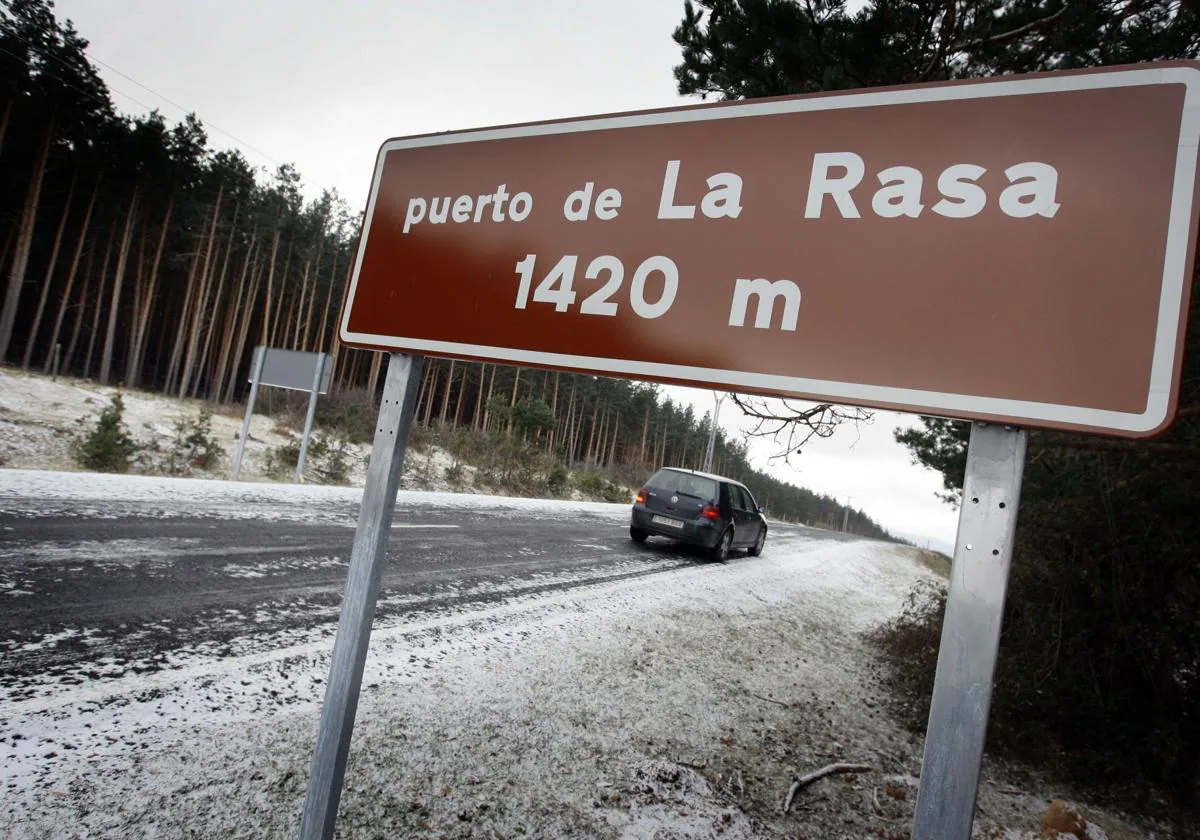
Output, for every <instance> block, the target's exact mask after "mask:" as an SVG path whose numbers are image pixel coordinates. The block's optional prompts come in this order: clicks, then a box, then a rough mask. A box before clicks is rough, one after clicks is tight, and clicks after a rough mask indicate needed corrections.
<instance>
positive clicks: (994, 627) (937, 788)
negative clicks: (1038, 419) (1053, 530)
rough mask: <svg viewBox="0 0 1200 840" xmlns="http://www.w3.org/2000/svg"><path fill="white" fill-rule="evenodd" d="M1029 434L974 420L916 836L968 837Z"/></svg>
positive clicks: (926, 839) (921, 839)
mask: <svg viewBox="0 0 1200 840" xmlns="http://www.w3.org/2000/svg"><path fill="white" fill-rule="evenodd" d="M1026 437H1027V436H1026V433H1025V431H1024V430H1023V429H1014V428H1011V427H1005V426H994V425H989V424H987V423H973V424H972V425H971V441H970V443H969V444H968V449H967V470H966V475H965V477H964V480H963V499H962V508H961V511H960V513H959V521H958V535H957V537H956V538H955V543H954V562H953V564H952V565H951V567H950V591H949V594H948V597H947V598H946V615H945V618H944V619H943V620H942V641H941V647H940V648H939V650H938V664H937V674H936V676H935V677H934V683H933V698H932V701H931V703H930V708H929V724H928V726H927V727H926V728H925V753H924V756H923V757H922V760H921V786H920V788H919V789H918V791H917V812H916V817H915V819H914V824H913V835H912V836H913V840H942V838H954V840H966V838H969V837H970V836H971V824H972V822H974V819H975V801H976V798H977V795H978V792H979V768H980V764H981V763H982V761H983V741H984V735H985V734H986V731H987V720H988V709H989V707H990V704H991V699H992V676H993V674H995V671H996V655H997V652H998V650H999V647H1000V624H1001V620H1002V619H1003V617H1004V596H1005V593H1006V592H1007V590H1008V570H1009V565H1010V563H1011V561H1012V544H1013V534H1014V533H1015V532H1016V528H1017V507H1018V504H1019V502H1020V499H1021V476H1022V473H1023V472H1024V469H1025V445H1026Z"/></svg>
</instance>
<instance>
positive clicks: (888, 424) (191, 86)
mask: <svg viewBox="0 0 1200 840" xmlns="http://www.w3.org/2000/svg"><path fill="white" fill-rule="evenodd" d="M850 5H851V7H857V6H859V5H861V3H851V4H850ZM55 9H56V12H57V14H58V16H59V18H60V19H62V18H69V19H71V20H73V21H74V22H75V24H76V26H77V28H78V29H79V31H80V33H81V34H82V35H83V36H84V37H85V38H87V39H88V40H89V41H90V42H91V47H90V50H89V52H90V55H91V57H92V60H93V61H94V62H95V63H96V65H97V66H98V67H99V69H100V71H101V73H102V75H103V77H104V79H105V81H106V82H107V83H108V85H109V87H110V89H111V91H112V94H113V99H114V101H115V102H116V105H117V107H118V108H119V109H121V110H122V111H124V112H126V113H130V114H137V113H142V112H144V111H145V110H147V108H148V107H157V108H158V109H159V110H160V111H161V112H162V113H163V114H164V115H165V116H166V118H167V119H168V120H169V121H172V122H174V121H178V120H179V119H181V118H182V117H183V115H184V114H185V113H186V112H187V111H194V112H196V114H197V115H198V116H199V117H200V118H201V119H202V120H203V122H204V123H205V125H206V127H207V129H208V132H209V140H210V145H212V146H216V147H235V148H238V149H241V151H242V152H243V154H244V155H245V156H246V158H247V159H248V160H249V161H250V162H251V163H252V164H255V165H261V166H263V167H265V168H267V169H268V170H270V169H274V168H275V166H277V165H278V164H279V163H284V162H290V163H294V164H295V165H296V166H297V167H298V169H299V171H300V173H301V175H303V177H304V179H305V182H306V183H305V185H304V187H305V190H306V193H307V194H308V195H309V196H310V197H312V196H314V195H316V194H317V193H319V191H320V190H321V189H322V188H328V189H336V190H337V191H338V193H339V194H341V196H342V197H343V198H345V199H346V200H347V201H348V202H349V203H350V205H351V206H352V207H353V208H354V209H355V210H356V211H357V210H360V209H361V208H362V207H363V206H364V205H365V202H366V196H367V191H368V189H369V187H370V181H371V175H372V169H373V165H374V160H375V155H376V152H377V151H378V148H379V145H380V144H381V143H382V142H383V141H384V140H386V139H388V138H390V137H401V136H405V135H409V134H418V133H423V132H431V131H448V130H453V129H466V128H476V127H480V126H488V125H496V124H503V123H513V122H522V121H526V120H536V119H556V118H564V117H571V116H579V115H587V114H598V113H612V112H619V111H629V110H636V109H641V108H653V107H663V106H671V105H683V104H690V103H694V102H696V101H698V100H696V99H694V98H685V97H682V96H680V95H679V94H678V93H677V91H676V88H675V81H674V77H673V75H672V68H673V67H674V65H675V64H676V63H677V62H678V60H679V50H678V47H677V46H676V45H675V43H674V42H673V41H672V39H671V32H672V31H673V30H674V28H675V26H677V25H678V23H679V21H680V19H681V17H682V12H683V0H604V2H598V1H597V0H573V2H564V0H507V2H498V0H357V2H354V3H346V2H334V0H321V1H320V2H318V0H252V2H246V0H236V2H235V0H204V2H187V3H185V2H163V0H57V2H55ZM664 391H665V392H666V393H667V394H669V395H670V396H671V397H672V398H674V399H675V400H676V401H684V400H686V401H689V402H692V403H693V404H694V405H695V406H696V411H697V414H698V415H700V416H703V414H704V413H705V412H706V411H709V410H711V408H712V404H713V396H712V392H710V391H704V390H698V389H689V388H676V387H669V388H665V389H664ZM720 420H721V423H722V426H723V427H725V428H727V429H730V430H731V431H735V430H736V429H737V428H738V427H739V426H740V425H743V422H744V421H743V418H741V416H740V412H739V411H738V410H737V408H736V407H735V406H733V405H732V403H731V402H730V401H728V400H726V401H725V403H724V404H723V405H722V407H721V414H720ZM916 423H917V419H916V418H915V417H912V416H909V415H901V414H893V413H890V412H879V413H877V414H876V416H875V420H874V422H873V423H872V424H870V425H867V426H859V427H858V428H853V427H847V428H843V429H841V430H839V431H838V433H837V434H835V435H834V436H833V437H832V438H830V439H828V440H823V441H819V442H816V443H813V444H811V445H810V446H809V447H807V448H806V449H805V451H804V453H803V454H802V455H800V456H798V457H793V459H792V465H791V466H786V465H782V464H776V465H768V462H767V457H766V456H767V455H769V454H772V453H774V452H777V451H778V447H777V446H774V445H772V444H770V443H768V442H763V443H755V444H752V448H751V452H752V455H753V460H754V462H755V466H757V467H759V468H762V469H769V471H770V472H771V473H772V474H774V475H776V476H777V477H779V478H781V479H784V480H786V481H791V482H793V483H795V484H799V485H801V486H805V487H809V488H811V489H813V490H815V491H818V492H822V493H826V494H829V495H832V496H835V497H837V498H838V499H839V500H841V501H843V502H845V501H847V500H848V499H849V500H850V501H851V503H852V504H853V505H854V506H855V507H856V508H859V509H862V510H865V511H866V512H867V513H868V514H869V515H870V516H872V517H873V518H874V519H875V520H877V521H878V522H880V523H881V524H882V525H884V526H885V527H886V528H888V529H889V530H891V531H892V532H893V533H897V534H903V535H905V536H908V537H910V538H912V539H916V540H921V541H924V540H930V541H932V545H933V547H935V548H941V549H942V550H944V551H950V550H952V546H953V542H954V532H955V527H956V524H957V511H956V510H955V509H953V508H951V507H950V506H948V505H946V504H944V503H942V502H940V501H938V499H937V498H936V496H935V492H936V491H938V490H939V489H940V488H941V476H940V475H939V474H937V473H934V472H931V471H929V470H924V469H921V468H919V467H916V466H914V465H912V464H911V463H910V461H911V459H910V456H909V453H908V451H907V450H906V449H904V448H903V447H901V446H900V445H899V444H897V443H895V442H894V440H893V438H892V434H893V431H894V430H895V429H896V428H898V427H901V426H911V425H915V424H916Z"/></svg>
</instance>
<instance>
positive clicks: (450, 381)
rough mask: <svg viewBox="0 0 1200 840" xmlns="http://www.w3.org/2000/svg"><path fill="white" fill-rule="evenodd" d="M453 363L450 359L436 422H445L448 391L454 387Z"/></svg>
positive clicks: (448, 397)
mask: <svg viewBox="0 0 1200 840" xmlns="http://www.w3.org/2000/svg"><path fill="white" fill-rule="evenodd" d="M454 365H455V360H454V359H451V360H450V371H449V373H447V374H446V390H445V392H444V393H443V394H442V410H441V411H440V412H438V423H440V424H442V425H445V424H446V410H447V409H449V408H450V392H451V390H453V388H454Z"/></svg>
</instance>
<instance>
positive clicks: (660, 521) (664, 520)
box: [650, 516, 684, 528]
mask: <svg viewBox="0 0 1200 840" xmlns="http://www.w3.org/2000/svg"><path fill="white" fill-rule="evenodd" d="M650 521H651V522H653V523H654V524H655V525H666V526H667V527H668V528H682V527H683V526H684V523H683V522H680V521H679V520H678V519H670V518H669V517H666V516H652V517H650Z"/></svg>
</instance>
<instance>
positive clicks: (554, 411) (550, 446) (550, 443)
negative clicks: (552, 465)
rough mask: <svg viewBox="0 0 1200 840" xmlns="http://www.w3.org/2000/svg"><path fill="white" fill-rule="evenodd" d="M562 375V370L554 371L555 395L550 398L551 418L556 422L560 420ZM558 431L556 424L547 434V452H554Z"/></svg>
mask: <svg viewBox="0 0 1200 840" xmlns="http://www.w3.org/2000/svg"><path fill="white" fill-rule="evenodd" d="M561 374H562V371H560V370H556V371H554V395H553V396H552V397H551V398H550V416H551V417H553V418H554V419H555V420H556V421H557V420H558V380H559V376H560V375H561ZM557 431H558V423H557V422H556V423H555V424H554V426H553V427H552V428H551V429H550V431H549V432H547V433H546V451H547V452H553V451H554V439H555V437H556V435H555V432H557Z"/></svg>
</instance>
